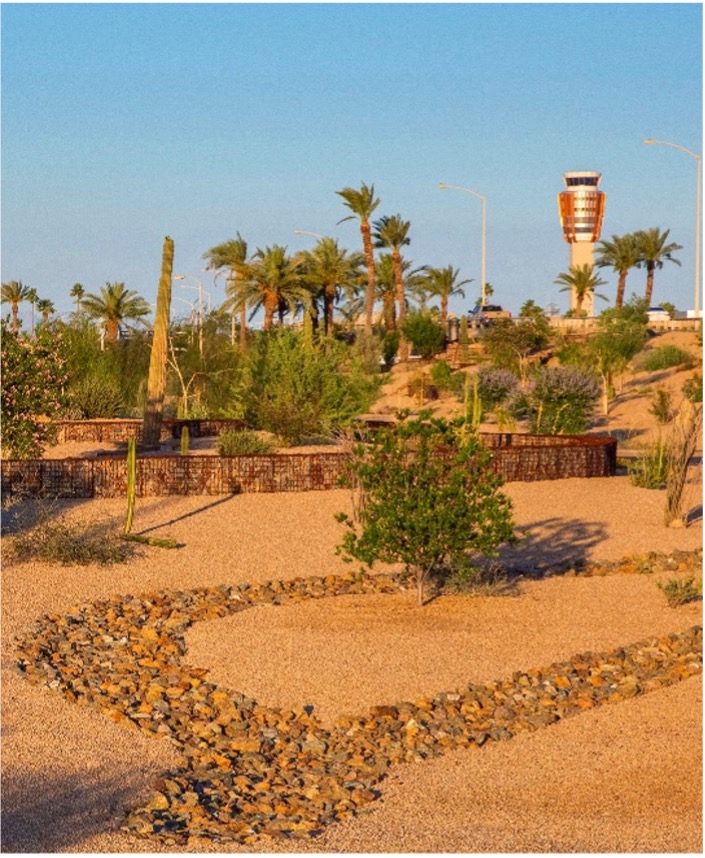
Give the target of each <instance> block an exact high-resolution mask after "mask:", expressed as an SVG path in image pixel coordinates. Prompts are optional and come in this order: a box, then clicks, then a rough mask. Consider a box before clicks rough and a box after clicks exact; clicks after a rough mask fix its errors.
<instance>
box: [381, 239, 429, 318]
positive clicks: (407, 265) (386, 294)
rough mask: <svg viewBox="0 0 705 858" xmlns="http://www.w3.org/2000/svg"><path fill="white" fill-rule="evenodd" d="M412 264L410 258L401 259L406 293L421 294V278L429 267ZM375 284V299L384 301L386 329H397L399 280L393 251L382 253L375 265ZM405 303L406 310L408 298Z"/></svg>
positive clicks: (383, 312)
mask: <svg viewBox="0 0 705 858" xmlns="http://www.w3.org/2000/svg"><path fill="white" fill-rule="evenodd" d="M411 265H412V263H411V262H410V261H409V260H406V259H402V260H401V270H402V278H403V285H404V294H405V295H406V294H409V293H414V294H415V295H419V296H421V295H422V293H421V280H422V277H423V274H424V273H425V272H426V270H427V268H426V266H425V265H421V266H420V267H419V268H413V269H412V267H411ZM375 284H376V285H375V299H376V300H378V301H382V307H383V311H382V317H383V319H384V329H385V331H395V330H396V329H397V312H396V299H397V281H396V276H395V272H394V260H393V258H392V254H391V253H381V254H380V256H379V259H378V260H377V265H376V267H375ZM404 304H405V306H404V310H405V311H406V299H405V300H404Z"/></svg>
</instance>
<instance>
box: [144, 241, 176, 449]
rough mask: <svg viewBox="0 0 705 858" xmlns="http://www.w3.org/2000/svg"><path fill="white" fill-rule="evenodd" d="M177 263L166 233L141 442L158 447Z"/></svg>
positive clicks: (145, 445)
mask: <svg viewBox="0 0 705 858" xmlns="http://www.w3.org/2000/svg"><path fill="white" fill-rule="evenodd" d="M173 264H174V242H173V240H172V239H171V238H170V237H169V236H168V235H167V237H166V238H165V239H164V250H163V252H162V275H161V277H160V278H159V292H158V294H157V311H156V314H155V318H154V337H153V338H152V354H151V357H150V360H149V377H148V379H147V402H146V404H145V407H144V422H143V424H142V445H143V446H144V447H156V446H157V445H158V444H159V432H160V429H161V425H162V406H163V404H164V389H165V387H166V359H167V345H168V338H169V313H170V309H171V272H172V267H173Z"/></svg>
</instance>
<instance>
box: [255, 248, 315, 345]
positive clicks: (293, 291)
mask: <svg viewBox="0 0 705 858" xmlns="http://www.w3.org/2000/svg"><path fill="white" fill-rule="evenodd" d="M302 264H303V257H301V256H297V257H294V258H292V257H290V256H288V255H287V252H286V247H281V246H280V245H278V244H274V245H272V246H271V247H265V248H264V250H262V249H261V248H259V247H258V248H257V250H256V251H255V254H254V257H253V259H252V262H251V263H249V264H248V265H247V268H246V269H245V276H246V280H245V282H244V285H243V297H242V300H244V301H246V303H247V306H249V307H252V312H253V314H254V313H255V312H256V311H257V310H258V309H259V308H260V307H263V308H264V330H265V331H271V330H272V323H273V321H274V314H275V312H278V313H279V322H280V323H281V322H283V319H284V314H285V313H286V312H287V311H290V312H295V311H296V306H297V302H301V303H303V304H304V305H305V306H308V305H310V302H311V297H310V293H309V292H308V291H307V289H306V287H305V286H304V285H303V283H302V280H301V271H300V268H301V266H302Z"/></svg>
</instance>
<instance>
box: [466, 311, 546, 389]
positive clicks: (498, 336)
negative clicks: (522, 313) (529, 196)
mask: <svg viewBox="0 0 705 858" xmlns="http://www.w3.org/2000/svg"><path fill="white" fill-rule="evenodd" d="M547 343H548V324H547V323H546V324H545V325H544V324H543V323H542V322H538V321H536V320H535V319H533V318H524V319H522V320H521V321H518V322H517V323H516V324H514V322H512V321H511V320H510V319H498V320H496V321H495V322H493V324H491V325H490V326H489V328H488V329H487V330H486V331H485V333H484V334H483V337H482V346H483V349H484V351H485V354H486V355H487V357H488V358H489V361H490V363H491V364H492V366H494V367H496V368H497V369H507V370H509V371H510V372H513V373H514V374H515V375H522V376H525V375H526V359H527V358H528V357H529V355H531V354H533V353H534V352H537V351H540V350H541V349H543V348H545V346H546V344H547Z"/></svg>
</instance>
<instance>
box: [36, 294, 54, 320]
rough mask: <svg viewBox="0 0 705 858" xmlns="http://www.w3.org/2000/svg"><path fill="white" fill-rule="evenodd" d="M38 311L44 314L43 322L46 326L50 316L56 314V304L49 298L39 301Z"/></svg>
mask: <svg viewBox="0 0 705 858" xmlns="http://www.w3.org/2000/svg"><path fill="white" fill-rule="evenodd" d="M37 310H39V312H40V313H41V314H42V322H43V323H44V324H45V325H46V323H47V322H48V321H49V316H51V314H52V313H53V312H54V303H53V301H50V300H49V298H40V299H39V301H37Z"/></svg>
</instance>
